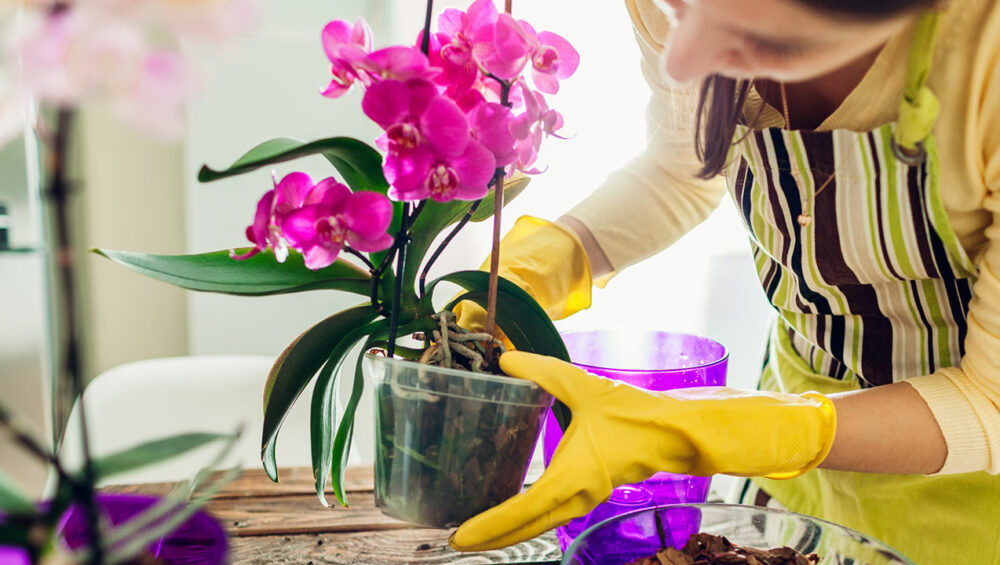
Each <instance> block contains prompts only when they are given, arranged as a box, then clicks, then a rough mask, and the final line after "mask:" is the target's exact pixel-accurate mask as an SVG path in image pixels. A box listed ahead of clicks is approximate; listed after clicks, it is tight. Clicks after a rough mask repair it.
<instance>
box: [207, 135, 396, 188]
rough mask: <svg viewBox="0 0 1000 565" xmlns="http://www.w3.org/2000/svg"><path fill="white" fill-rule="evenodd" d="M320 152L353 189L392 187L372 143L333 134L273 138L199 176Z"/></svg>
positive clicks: (235, 172) (241, 170)
mask: <svg viewBox="0 0 1000 565" xmlns="http://www.w3.org/2000/svg"><path fill="white" fill-rule="evenodd" d="M317 154H320V155H323V156H324V157H326V159H327V160H328V161H330V163H332V164H333V166H334V167H336V168H337V171H338V172H339V173H340V174H341V176H343V177H344V182H345V183H347V186H349V187H351V189H352V190H374V191H376V192H381V193H383V194H384V193H385V192H386V191H387V190H388V189H389V183H387V182H386V180H385V176H384V175H383V174H382V155H381V154H380V153H379V152H378V151H377V150H375V149H374V148H373V147H371V146H370V145H368V144H366V143H364V142H362V141H359V140H357V139H354V138H350V137H330V138H326V139H318V140H316V141H310V142H305V141H300V140H298V139H291V138H287V137H279V138H276V139H271V140H268V141H265V142H264V143H261V144H260V145H258V146H256V147H254V148H253V149H251V150H250V151H247V152H246V153H245V154H243V156H241V157H240V158H239V159H237V160H236V161H235V162H234V163H233V164H232V165H230V166H229V167H227V168H225V169H223V170H215V169H211V168H209V167H208V166H207V165H203V166H202V167H201V170H200V171H198V180H199V181H201V182H211V181H215V180H219V179H223V178H227V177H232V176H236V175H241V174H243V173H248V172H250V171H255V170H257V169H259V168H261V167H266V166H268V165H273V164H275V163H283V162H285V161H291V160H294V159H298V158H300V157H306V156H308V155H317Z"/></svg>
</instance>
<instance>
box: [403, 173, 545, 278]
mask: <svg viewBox="0 0 1000 565" xmlns="http://www.w3.org/2000/svg"><path fill="white" fill-rule="evenodd" d="M530 180H531V179H530V178H528V177H526V176H524V175H517V176H514V177H511V178H510V179H508V180H507V181H506V182H504V189H503V193H504V205H507V204H508V203H510V201H511V200H513V199H514V198H515V197H516V196H517V195H518V194H520V193H521V192H523V191H524V189H525V187H527V186H528V182H529V181H530ZM494 196H495V191H490V193H489V194H487V195H486V197H485V198H483V199H482V201H481V202H480V203H479V207H478V208H476V211H475V212H473V215H472V217H471V219H470V221H472V222H479V221H482V220H485V219H487V218H491V217H493V199H494ZM473 204H474V202H469V201H462V200H452V201H451V202H435V201H434V200H427V203H426V204H425V205H424V210H423V211H422V212H421V213H420V215H419V216H417V219H416V221H414V222H413V226H412V228H411V229H410V234H411V240H410V244H409V245H408V246H407V248H406V278H405V279H403V286H404V287H406V288H413V282H414V281H415V280H416V276H417V271H418V270H419V269H420V265H421V264H423V262H424V258H425V256H426V255H427V251H428V250H429V249H430V247H431V245H433V243H434V240H435V238H437V236H438V234H439V233H441V232H442V231H443V230H444V229H445V228H447V227H448V226H450V225H452V224H456V223H458V222H459V221H460V220H461V219H462V217H463V216H465V214H467V213H468V212H469V210H470V209H471V208H472V205H473Z"/></svg>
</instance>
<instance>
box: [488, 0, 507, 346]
mask: <svg viewBox="0 0 1000 565" xmlns="http://www.w3.org/2000/svg"><path fill="white" fill-rule="evenodd" d="M507 10H508V13H509V10H510V0H508V1H507ZM500 103H501V104H503V105H504V106H507V107H508V108H509V107H510V105H511V104H510V84H508V83H505V82H502V83H501V84H500ZM505 177H506V174H505V173H504V170H503V168H499V169H497V171H496V186H494V187H493V245H492V248H491V250H490V280H489V290H488V292H487V294H486V328H485V331H486V333H488V334H490V335H493V334H495V333H496V317H497V286H498V284H499V278H500V214H501V212H502V211H503V186H504V179H505ZM495 351H496V350H495V348H494V347H493V345H492V344H489V343H488V344H486V362H487V364H489V365H492V364H493V361H494V359H493V357H494V353H495Z"/></svg>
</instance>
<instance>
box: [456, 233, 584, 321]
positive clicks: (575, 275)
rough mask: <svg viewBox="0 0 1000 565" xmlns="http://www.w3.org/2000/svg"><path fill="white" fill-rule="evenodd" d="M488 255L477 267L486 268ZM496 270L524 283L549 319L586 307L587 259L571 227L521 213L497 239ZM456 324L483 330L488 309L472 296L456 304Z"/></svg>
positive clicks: (512, 279)
mask: <svg viewBox="0 0 1000 565" xmlns="http://www.w3.org/2000/svg"><path fill="white" fill-rule="evenodd" d="M489 268H490V259H489V258H488V257H487V259H486V262H484V263H483V265H482V267H480V270H483V271H488V270H489ZM500 276H502V277H504V278H505V279H507V280H509V281H510V282H512V283H514V284H516V285H517V286H519V287H521V288H522V289H524V290H525V291H526V292H527V293H528V294H530V295H531V296H532V298H534V299H535V300H537V301H538V304H539V305H541V307H542V308H543V309H544V310H545V312H546V313H547V314H548V315H549V317H550V318H552V319H553V320H558V319H560V318H565V317H566V316H569V315H570V314H573V313H575V312H578V311H580V310H583V309H585V308H589V307H590V296H591V295H590V287H591V285H592V281H591V275H590V262H589V261H588V259H587V254H586V252H585V251H584V249H583V244H582V243H581V242H580V238H579V237H577V235H576V233H574V232H573V231H572V230H570V229H569V228H566V227H565V226H562V225H560V224H557V223H553V222H548V221H545V220H542V219H539V218H535V217H532V216H522V217H520V218H518V220H517V222H515V223H514V227H513V228H511V230H510V231H509V232H508V233H507V235H505V236H504V237H503V239H502V240H501V241H500ZM454 312H455V316H456V317H457V321H458V325H459V326H462V327H463V328H465V329H467V330H469V331H474V332H481V331H483V329H484V328H485V327H486V310H484V309H483V308H482V307H480V306H479V305H478V304H476V303H475V302H469V301H465V302H460V303H458V304H457V305H456V306H455V310H454Z"/></svg>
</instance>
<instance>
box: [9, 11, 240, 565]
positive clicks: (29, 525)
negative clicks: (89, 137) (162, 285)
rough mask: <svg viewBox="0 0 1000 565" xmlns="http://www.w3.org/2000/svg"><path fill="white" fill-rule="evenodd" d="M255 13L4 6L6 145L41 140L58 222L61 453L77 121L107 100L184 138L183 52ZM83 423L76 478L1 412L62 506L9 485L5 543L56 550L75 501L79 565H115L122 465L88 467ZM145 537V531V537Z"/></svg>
mask: <svg viewBox="0 0 1000 565" xmlns="http://www.w3.org/2000/svg"><path fill="white" fill-rule="evenodd" d="M253 8H254V4H253V3H252V0H206V1H204V2H177V1H175V0H78V1H71V0H20V1H17V2H14V3H13V4H11V3H10V2H9V1H8V2H3V3H0V18H2V19H0V28H2V30H3V31H4V32H5V33H4V35H3V39H2V40H0V41H2V43H0V145H3V144H4V143H5V142H7V141H9V140H10V139H11V138H12V137H14V136H16V135H17V134H18V133H20V132H21V131H22V129H23V128H25V126H28V127H30V128H32V129H33V130H34V131H33V133H34V136H35V138H36V139H37V140H38V142H39V152H40V153H41V154H42V159H41V162H42V171H41V177H42V183H43V185H44V186H43V189H42V196H43V197H44V206H45V209H46V211H47V214H49V215H51V217H52V222H51V223H52V235H51V236H50V243H49V246H50V247H52V248H53V249H51V251H50V256H51V257H52V258H53V260H54V262H55V269H56V272H57V275H56V281H55V285H54V286H55V288H56V289H57V295H58V296H59V297H60V300H61V304H59V305H58V306H57V307H56V308H54V309H53V310H54V312H56V314H57V317H58V318H59V319H58V320H57V322H56V326H57V330H58V331H59V333H60V334H61V335H60V342H61V343H60V345H59V347H58V348H57V353H56V358H57V359H58V360H59V366H58V368H57V373H56V375H55V377H54V379H53V415H52V419H53V428H54V437H53V440H52V443H53V444H54V445H56V446H58V445H59V443H60V439H61V432H62V430H63V429H64V425H65V423H66V422H65V420H66V418H67V412H68V406H69V405H70V404H71V403H72V402H73V400H74V399H76V398H78V397H79V396H80V394H81V393H82V391H83V384H84V377H83V375H82V372H81V367H82V362H81V352H80V346H79V337H78V330H79V326H80V319H79V309H78V306H77V302H76V300H77V297H76V294H77V290H76V280H75V276H76V273H75V269H74V260H73V257H74V249H75V248H74V245H73V242H72V238H71V234H72V233H73V230H72V229H71V222H70V217H71V214H70V212H69V207H68V200H69V196H70V193H71V192H72V191H73V189H74V186H73V183H72V182H71V181H70V179H69V178H68V172H67V160H68V155H69V153H70V147H69V146H70V142H71V139H72V128H73V124H74V121H75V118H76V115H77V111H78V109H79V107H80V106H81V105H82V104H84V103H88V102H91V101H99V102H102V103H107V104H109V105H110V107H111V108H112V110H113V111H114V113H115V114H116V115H117V116H118V117H120V118H121V119H123V120H124V121H126V122H128V123H130V124H132V125H134V126H137V127H139V128H141V129H143V130H145V131H147V132H149V133H152V134H154V135H159V136H167V137H171V136H177V135H179V134H180V133H182V131H183V115H182V108H183V104H184V103H185V102H186V101H187V100H189V99H190V98H191V97H192V96H193V95H194V94H195V93H196V92H197V90H198V88H197V85H198V76H197V72H196V70H195V67H194V65H193V64H191V62H190V60H189V57H187V56H186V55H185V53H186V52H185V51H184V50H182V45H184V44H186V43H192V44H197V43H205V42H212V43H217V42H219V41H221V40H224V39H225V38H226V37H227V36H231V35H233V34H235V33H239V32H240V31H242V30H244V29H246V27H247V26H248V25H249V24H250V23H251V22H252V20H253V17H252V16H253V12H254V9H253ZM77 412H78V414H79V416H80V426H81V437H82V440H83V441H82V449H83V468H82V469H80V470H79V472H74V473H70V472H69V471H67V470H65V469H63V468H62V467H61V465H60V462H59V458H58V455H57V452H58V449H56V450H52V451H50V450H48V449H47V448H46V447H45V445H46V444H45V443H44V442H42V441H40V440H37V438H34V437H33V436H31V434H30V433H29V431H28V430H27V429H26V428H25V427H24V426H23V425H20V424H18V423H17V420H16V418H15V416H14V414H13V412H12V411H11V409H9V408H7V407H3V408H2V410H0V426H2V427H10V428H13V429H14V431H15V436H16V437H17V439H18V441H19V443H20V444H21V445H22V446H23V447H25V448H26V449H28V450H29V451H30V452H32V453H34V454H35V455H37V456H38V457H40V458H42V459H43V460H44V461H46V462H47V463H48V464H49V465H50V466H51V467H52V468H53V469H54V470H55V472H56V473H57V474H58V476H59V489H58V491H57V493H56V495H55V498H54V499H53V500H51V501H47V502H46V503H45V505H43V506H39V505H34V504H26V499H25V498H24V497H23V496H22V495H20V494H19V491H17V489H16V488H15V487H14V486H13V483H12V482H11V481H9V480H7V479H6V478H4V477H0V510H3V511H4V512H5V513H6V516H4V517H3V520H2V522H0V543H3V544H5V545H17V546H24V547H27V548H28V550H29V553H30V555H31V557H32V558H33V559H37V558H39V557H40V556H42V555H45V554H47V553H49V552H51V551H53V550H55V548H57V547H58V546H57V544H54V543H53V541H52V540H53V535H54V531H55V530H54V528H55V524H56V523H57V521H58V519H59V518H60V516H61V515H62V513H63V512H64V511H65V510H66V508H67V507H68V505H69V504H70V503H71V502H73V501H76V502H77V503H79V504H80V505H82V507H83V508H84V511H85V512H86V516H87V517H88V521H89V523H90V526H91V527H92V531H91V536H90V537H89V539H90V546H89V549H88V550H86V551H85V552H84V553H82V554H79V553H78V554H75V555H74V556H72V559H73V560H74V561H76V560H80V559H83V560H86V561H88V562H90V563H112V562H116V560H117V559H119V558H121V552H120V548H119V547H118V546H108V545H106V544H107V543H109V542H110V541H112V540H113V539H115V535H114V534H111V535H110V537H109V536H106V535H105V534H107V532H106V529H107V528H106V527H105V525H103V524H102V523H101V521H100V519H99V515H98V510H97V507H96V502H95V496H94V485H95V484H97V482H98V481H99V480H100V479H101V478H104V477H106V476H108V475H109V473H113V472H118V471H117V470H116V467H115V465H107V464H106V463H107V460H97V461H95V460H94V459H93V458H92V457H91V455H90V449H89V443H88V434H87V428H86V415H85V410H84V406H83V403H82V402H81V403H79V405H78V410H77ZM216 438H217V436H210V435H204V434H201V435H198V436H181V437H178V438H170V439H167V440H162V441H160V442H157V443H156V444H155V445H145V446H139V447H137V448H136V450H134V451H130V452H128V454H127V456H126V455H125V454H123V455H122V458H119V459H112V461H118V462H121V461H122V460H128V461H129V462H128V463H127V464H125V465H124V466H125V467H128V466H129V465H132V466H138V465H139V464H149V463H153V462H156V461H159V460H161V459H164V458H166V457H168V456H170V455H172V454H174V453H179V452H183V451H185V450H187V449H190V448H192V447H196V446H197V445H200V444H202V443H205V442H206V441H209V440H211V439H216ZM102 465H104V467H102ZM192 508H193V507H192ZM159 511H160V512H162V511H163V509H162V508H161V509H160V510H159ZM187 511H190V510H187ZM187 511H186V512H187ZM174 526H176V524H174ZM147 530H148V529H147ZM147 533H148V532H147V531H146V530H143V531H142V532H141V533H140V534H136V535H142V536H145V535H146V534H147ZM130 535H132V534H130ZM160 535H162V532H161V533H160ZM141 547H143V546H142V545H140V546H139V548H140V549H141Z"/></svg>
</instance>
